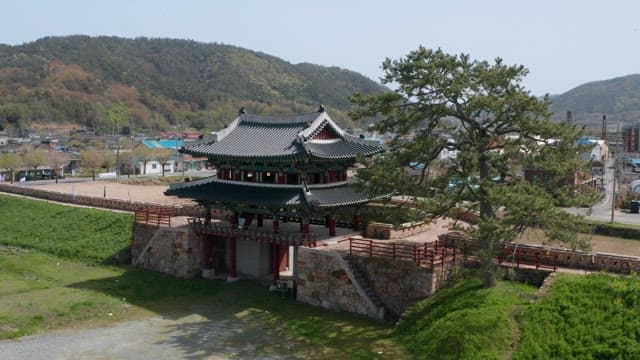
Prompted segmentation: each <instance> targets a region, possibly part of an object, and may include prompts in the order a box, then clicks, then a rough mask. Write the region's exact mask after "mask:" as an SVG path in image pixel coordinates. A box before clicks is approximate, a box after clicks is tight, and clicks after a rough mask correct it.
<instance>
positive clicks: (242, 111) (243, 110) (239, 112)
mask: <svg viewBox="0 0 640 360" xmlns="http://www.w3.org/2000/svg"><path fill="white" fill-rule="evenodd" d="M246 113H247V111H246V110H245V109H244V106H243V107H241V108H240V110H238V115H242V114H246Z"/></svg>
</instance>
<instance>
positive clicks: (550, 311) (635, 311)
mask: <svg viewBox="0 0 640 360" xmlns="http://www.w3.org/2000/svg"><path fill="white" fill-rule="evenodd" d="M520 321H521V323H522V325H521V327H522V337H521V339H520V343H519V346H518V349H517V352H516V353H515V354H514V357H513V358H514V359H639V358H640V280H639V279H638V278H637V277H622V276H619V277H614V276H609V275H603V274H597V275H589V276H586V277H585V276H570V275H563V276H560V277H559V278H558V280H557V282H556V283H555V284H554V286H553V288H552V291H551V292H550V294H548V295H547V296H546V297H544V298H543V299H541V300H540V301H538V302H536V303H535V304H534V305H532V306H530V307H529V309H527V311H526V312H524V313H523V314H522V316H521V318H520Z"/></svg>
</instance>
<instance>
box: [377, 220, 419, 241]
mask: <svg viewBox="0 0 640 360" xmlns="http://www.w3.org/2000/svg"><path fill="white" fill-rule="evenodd" d="M428 228H429V223H426V222H415V223H405V224H400V225H399V226H398V227H397V228H396V227H394V226H393V225H392V224H386V223H379V222H373V221H372V222H369V223H368V224H367V230H366V236H367V237H369V238H372V239H400V238H404V237H407V236H411V235H415V234H417V233H421V232H423V231H425V230H427V229H428Z"/></svg>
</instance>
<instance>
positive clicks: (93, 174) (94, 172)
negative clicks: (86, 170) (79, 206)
mask: <svg viewBox="0 0 640 360" xmlns="http://www.w3.org/2000/svg"><path fill="white" fill-rule="evenodd" d="M91 176H93V181H96V169H95V168H91Z"/></svg>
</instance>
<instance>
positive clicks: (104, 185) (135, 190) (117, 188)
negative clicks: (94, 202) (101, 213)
mask: <svg viewBox="0 0 640 360" xmlns="http://www.w3.org/2000/svg"><path fill="white" fill-rule="evenodd" d="M33 188H34V189H40V190H46V191H52V192H60V193H66V194H73V193H75V194H76V195H85V196H91V197H106V198H109V199H119V200H126V201H132V202H143V203H154V204H161V205H183V204H193V203H194V202H193V201H191V200H189V199H180V198H177V197H175V196H166V195H165V194H164V192H165V191H166V190H167V189H168V188H169V187H168V186H167V185H130V184H123V183H118V182H115V181H114V182H111V181H87V182H79V183H58V184H53V183H52V184H46V185H35V186H33Z"/></svg>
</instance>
